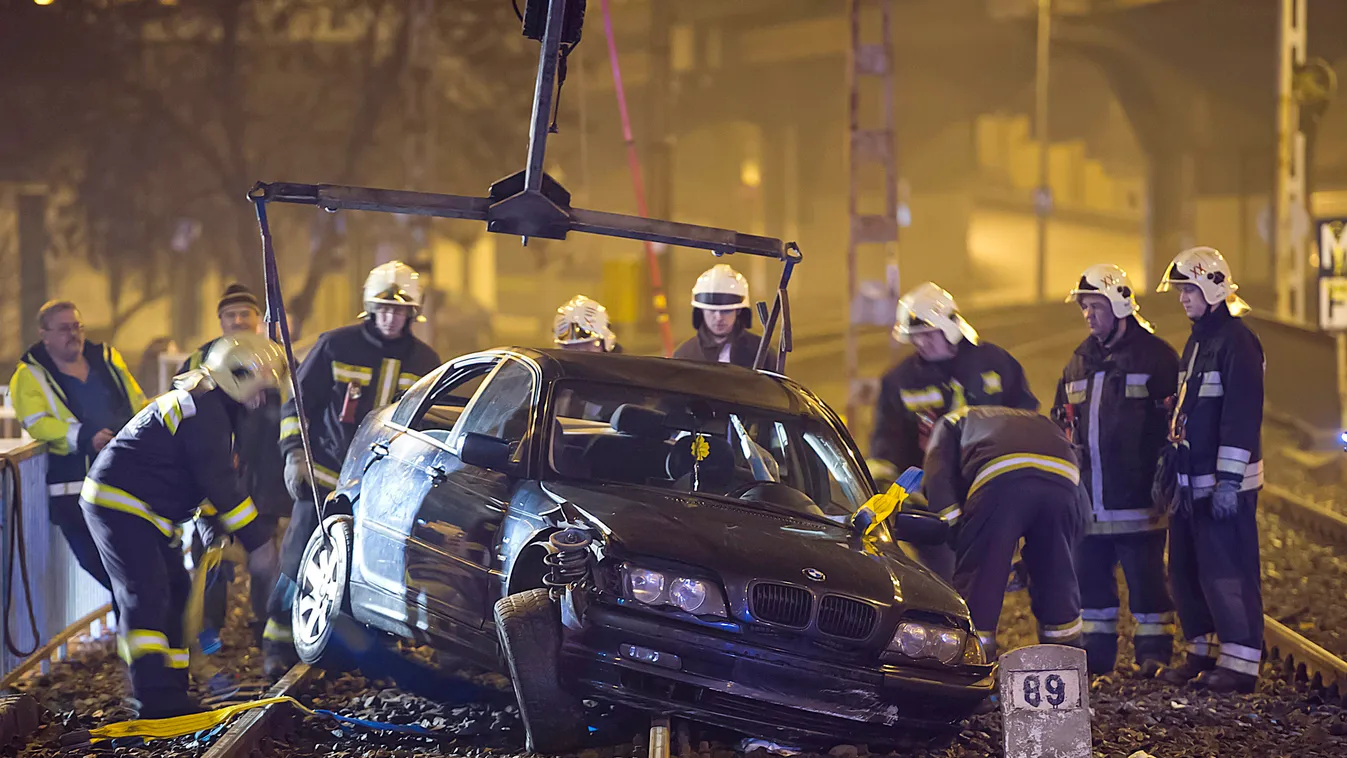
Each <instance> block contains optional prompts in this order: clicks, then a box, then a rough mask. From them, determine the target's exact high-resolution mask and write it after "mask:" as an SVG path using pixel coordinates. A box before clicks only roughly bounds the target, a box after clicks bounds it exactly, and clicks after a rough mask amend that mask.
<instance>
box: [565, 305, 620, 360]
mask: <svg viewBox="0 0 1347 758" xmlns="http://www.w3.org/2000/svg"><path fill="white" fill-rule="evenodd" d="M554 327H555V328H554V330H553V335H552V341H553V342H555V343H556V344H557V345H560V346H563V347H564V346H566V345H581V344H584V343H587V342H599V343H600V344H601V345H602V346H603V349H604V352H607V351H609V350H612V349H613V343H614V342H616V340H617V337H616V335H614V334H613V330H612V329H610V328H609V327H608V309H607V308H605V307H603V305H602V304H601V303H599V302H598V301H597V300H593V299H591V298H588V297H585V296H584V295H576V296H575V297H573V298H571V299H570V300H567V301H566V302H565V303H564V304H562V306H561V307H560V308H557V317H556V321H555V322H554Z"/></svg>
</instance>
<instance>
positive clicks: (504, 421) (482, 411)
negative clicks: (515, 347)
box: [450, 358, 537, 460]
mask: <svg viewBox="0 0 1347 758" xmlns="http://www.w3.org/2000/svg"><path fill="white" fill-rule="evenodd" d="M536 386H537V382H536V381H535V379H534V376H533V371H532V369H531V368H530V367H529V366H528V365H527V364H525V363H524V362H523V361H520V360H517V359H514V358H509V359H506V360H504V361H502V362H501V363H500V364H499V365H497V366H496V368H495V370H494V371H492V372H491V375H490V376H489V377H487V379H486V383H485V384H484V385H483V387H482V391H481V392H479V393H478V394H477V396H476V397H474V398H473V400H472V402H471V403H470V404H469V406H468V408H467V409H466V410H464V411H463V416H462V418H460V419H459V422H458V425H457V426H456V427H455V429H454V434H453V439H452V441H451V442H450V447H451V449H453V450H455V451H457V450H458V449H459V445H460V444H461V443H462V440H463V435H465V434H467V433H468V432H476V433H478V434H485V435H488V436H491V437H499V438H501V439H503V440H505V441H506V442H509V443H510V444H511V445H513V446H515V453H514V457H515V459H516V460H518V458H519V457H520V456H521V454H522V452H521V451H522V448H523V446H522V445H521V444H520V443H522V442H523V440H524V438H525V437H526V436H527V435H528V431H529V418H530V416H531V415H532V413H533V396H534V393H535V389H536Z"/></svg>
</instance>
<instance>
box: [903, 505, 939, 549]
mask: <svg viewBox="0 0 1347 758" xmlns="http://www.w3.org/2000/svg"><path fill="white" fill-rule="evenodd" d="M889 531H890V532H892V533H893V536H894V539H897V540H898V541H900V542H911V543H912V544H914V545H943V544H945V543H946V542H949V531H950V530H949V524H947V523H945V521H944V519H942V518H940V517H939V516H937V515H935V514H934V513H926V512H924V511H899V512H898V513H895V514H893V515H892V516H890V517H889Z"/></svg>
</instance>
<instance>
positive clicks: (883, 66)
mask: <svg viewBox="0 0 1347 758" xmlns="http://www.w3.org/2000/svg"><path fill="white" fill-rule="evenodd" d="M867 5H872V6H877V7H878V10H879V17H880V23H879V26H880V41H879V42H876V43H865V42H862V39H861V30H862V28H865V25H864V24H862V23H861V15H862V13H863V12H864V10H865V7H866V6H867ZM848 10H849V11H850V20H851V42H850V45H848V47H847V92H848V98H849V99H848V106H847V111H848V116H849V122H848V129H847V141H846V145H845V148H846V155H847V166H848V192H847V216H848V220H849V221H850V226H849V232H848V235H847V271H846V295H847V296H846V378H847V404H846V421H847V423H848V424H849V425H852V427H853V430H854V428H855V424H856V419H857V414H858V412H859V409H860V402H859V398H860V395H861V382H860V354H859V348H858V346H857V344H856V337H857V335H856V326H857V321H858V320H859V319H860V316H861V314H860V312H859V311H860V308H859V302H858V297H857V295H858V285H859V280H860V272H859V268H860V260H859V248H860V247H861V246H862V245H886V246H888V247H889V248H890V254H891V255H892V256H893V257H892V260H891V261H890V263H891V264H892V265H893V266H894V267H895V268H896V267H897V252H896V249H895V247H896V243H897V242H898V160H897V146H896V142H895V140H896V135H897V132H896V130H895V127H894V74H893V25H892V12H891V6H890V3H889V0H868V2H867V0H850V2H849V4H848ZM867 79H869V80H877V81H876V82H875V83H876V85H877V86H878V89H879V95H880V101H881V102H880V108H879V109H880V113H879V121H880V123H879V124H878V125H877V126H870V127H869V128H867V127H865V126H863V125H862V122H863V121H865V120H866V119H864V118H862V115H861V110H862V107H861V106H862V103H861V99H862V98H861V88H862V87H863V86H865V82H866V80H867ZM874 164H880V165H882V166H883V169H884V188H883V197H884V205H883V208H882V210H881V212H880V213H878V214H867V213H865V212H863V209H862V208H861V198H862V196H863V195H865V194H866V190H867V188H866V187H865V186H863V183H862V182H863V179H864V177H863V176H862V168H863V167H865V166H867V165H874ZM895 294H896V293H895Z"/></svg>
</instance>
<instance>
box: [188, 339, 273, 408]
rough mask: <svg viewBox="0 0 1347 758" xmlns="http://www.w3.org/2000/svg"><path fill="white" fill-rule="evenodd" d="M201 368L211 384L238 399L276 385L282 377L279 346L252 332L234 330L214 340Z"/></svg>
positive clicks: (241, 400)
mask: <svg viewBox="0 0 1347 758" xmlns="http://www.w3.org/2000/svg"><path fill="white" fill-rule="evenodd" d="M201 368H203V369H205V371H206V373H207V374H209V375H210V378H211V380H212V381H214V382H215V386H217V387H219V388H220V389H222V390H224V391H225V394H226V395H229V396H230V397H232V398H234V399H235V400H237V401H238V402H240V403H242V402H244V401H246V400H248V399H250V398H251V397H253V396H254V395H256V394H257V391H258V390H259V389H262V388H264V387H267V388H273V387H280V386H281V382H282V381H283V380H284V379H285V374H286V362H285V353H284V352H283V351H282V350H281V346H280V345H277V344H276V343H275V342H272V341H271V340H269V339H267V338H266V337H263V336H262V335H260V334H254V333H252V332H238V333H237V334H230V335H226V336H224V337H221V338H219V339H217V340H215V344H213V345H211V348H210V352H209V353H207V354H206V359H205V360H204V361H202V362H201Z"/></svg>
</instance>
